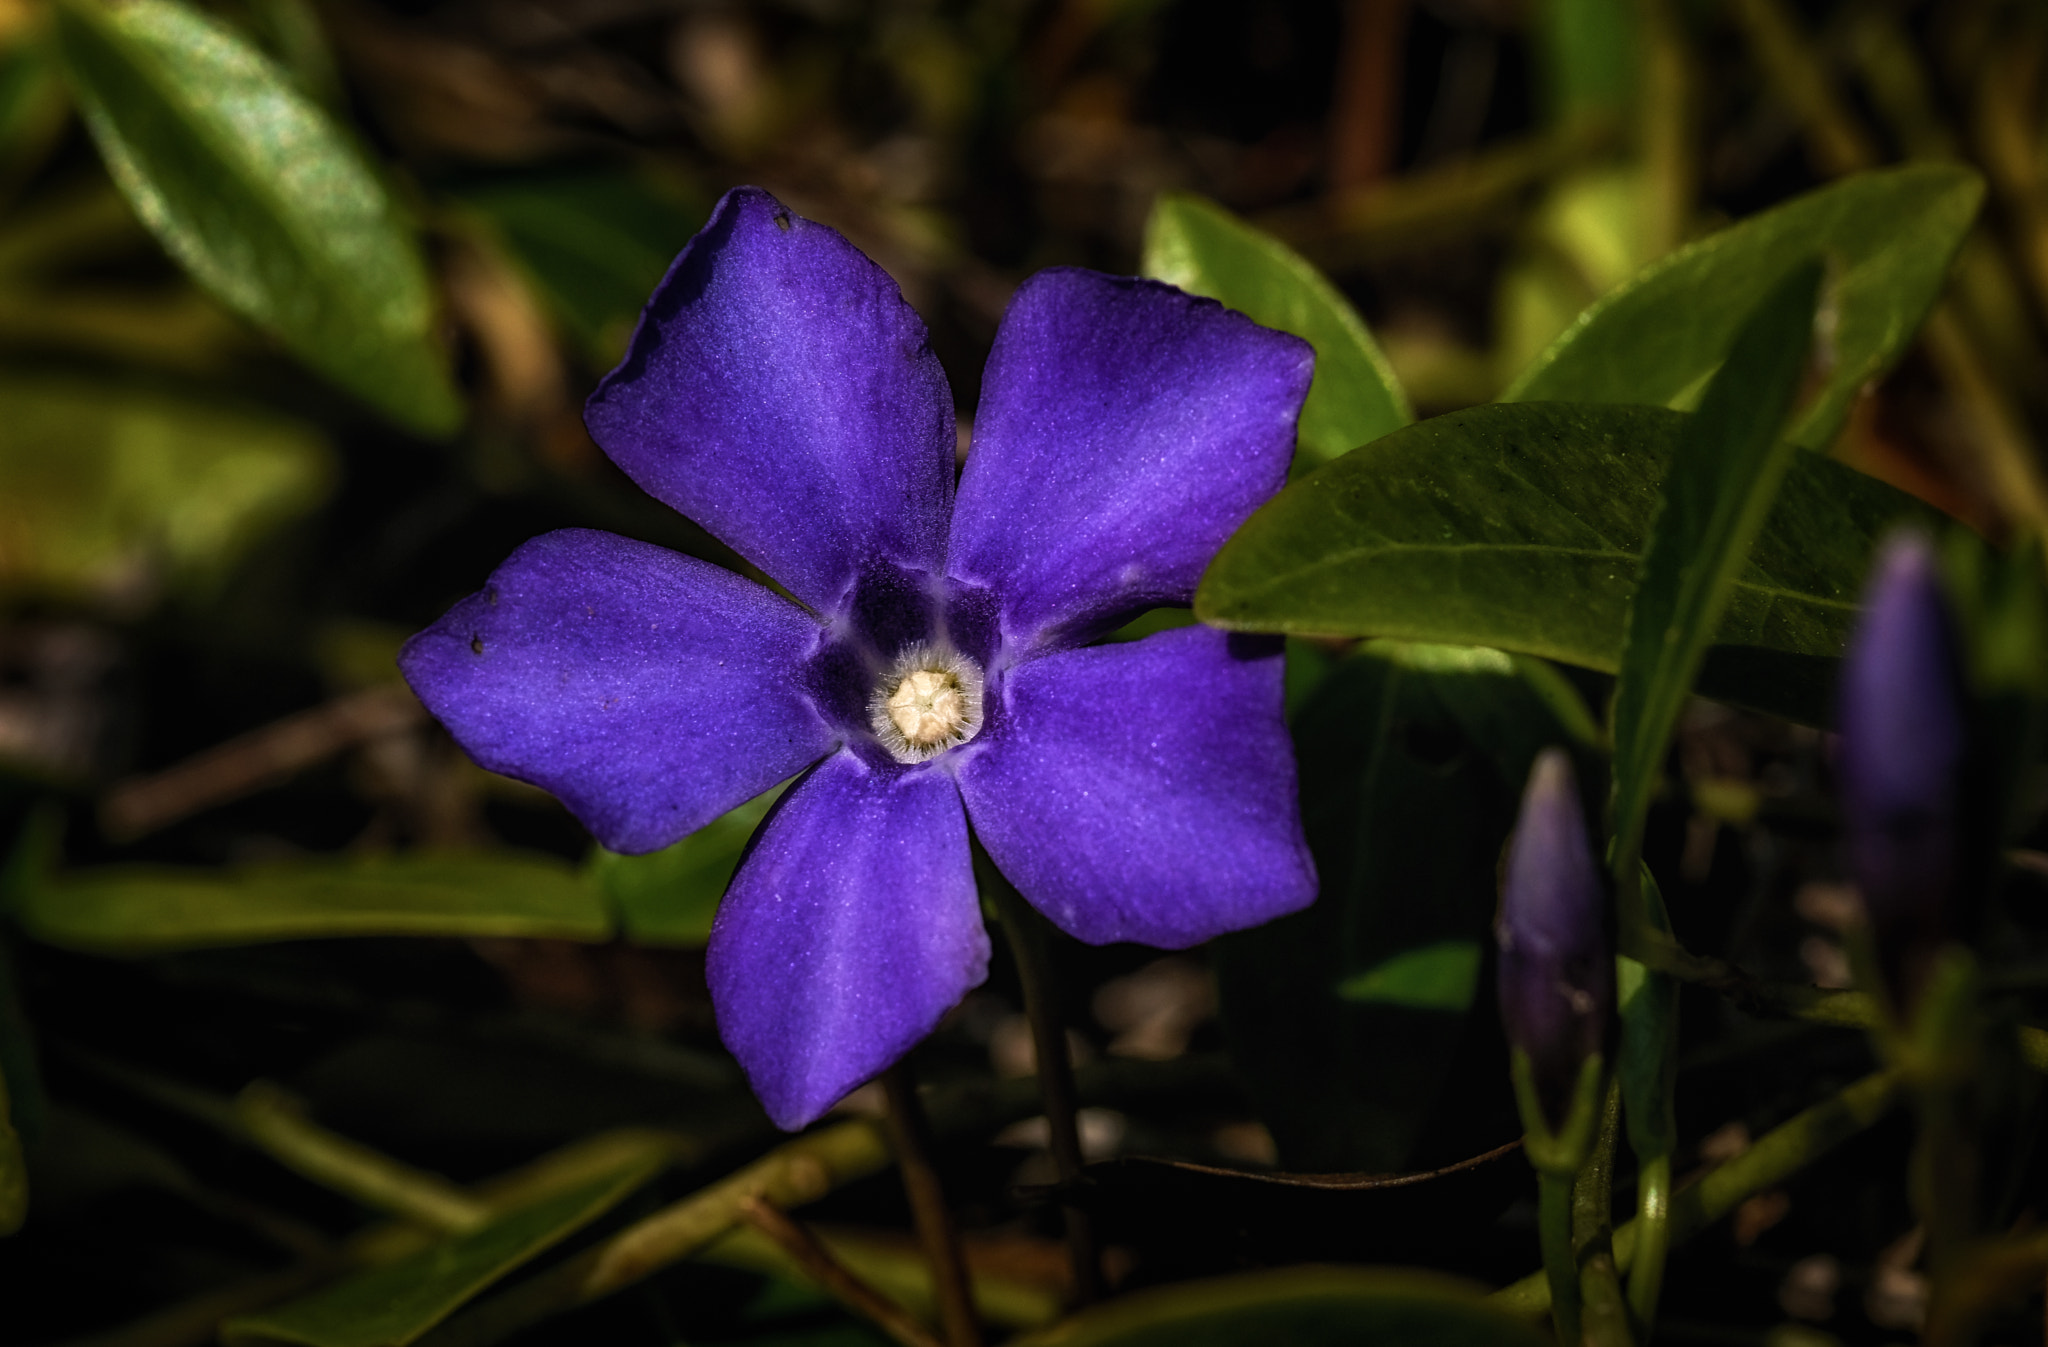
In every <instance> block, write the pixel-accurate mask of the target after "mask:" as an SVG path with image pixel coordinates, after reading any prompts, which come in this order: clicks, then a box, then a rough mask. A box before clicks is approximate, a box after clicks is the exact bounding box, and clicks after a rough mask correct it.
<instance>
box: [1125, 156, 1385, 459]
mask: <svg viewBox="0 0 2048 1347" xmlns="http://www.w3.org/2000/svg"><path fill="white" fill-rule="evenodd" d="M1143 265H1144V272H1145V274H1146V275H1147V276H1152V277H1156V278H1158V279H1159V280H1162V281H1166V282H1168V283H1169V284H1172V285H1177V286H1179V287H1180V288H1181V289H1183V290H1186V291H1188V292H1190V293H1192V294H1197V295H1206V296H1208V297H1209V298H1210V299H1215V300H1220V301H1222V302H1223V303H1224V304H1226V305H1228V306H1229V307H1230V308H1233V309H1236V310H1237V311H1239V312H1240V313H1243V314H1246V315H1248V316H1250V317H1251V319H1252V320H1253V321H1254V322H1259V323H1263V324H1265V325H1266V326H1267V327H1274V328H1279V329H1280V330H1281V331H1283V332H1292V333H1294V334H1295V335H1296V336H1298V337H1300V338H1302V339H1303V340H1305V341H1307V342H1308V343H1309V345H1311V346H1313V347H1315V348H1316V374H1315V382H1314V383H1313V384H1312V385H1311V386H1310V388H1309V392H1308V401H1307V402H1306V403H1304V404H1303V406H1302V409H1301V430H1300V441H1301V460H1300V461H1301V465H1302V466H1304V467H1313V466H1315V465H1316V464H1318V463H1323V462H1327V461H1328V460H1330V459H1333V458H1335V457H1336V456H1337V455H1339V454H1341V453H1343V452H1344V451H1345V450H1347V449H1351V448H1353V447H1354V446H1357V445H1361V444H1365V443H1368V442H1370V441H1372V440H1376V439H1378V438H1379V437H1380V436H1382V435H1384V434H1386V433H1387V432H1388V431H1390V430H1396V429H1399V428H1400V427H1402V426H1405V425H1407V424H1408V423H1409V422H1410V421H1412V420H1413V419H1414V413H1413V412H1411V411H1410V410H1409V409H1408V398H1407V395H1406V394H1405V393H1403V392H1402V391H1401V385H1400V383H1399V382H1398V381H1397V380H1396V379H1395V377H1394V370H1393V367H1392V366H1391V365H1389V364H1388V363H1387V358H1386V357H1385V356H1384V355H1382V354H1380V348H1379V346H1378V345H1377V344H1376V343H1375V342H1374V341H1373V339H1372V334H1371V333H1370V332H1368V331H1367V330H1366V327H1365V323H1364V321H1363V320H1362V319H1360V318H1359V316H1358V311H1357V310H1355V309H1353V308H1352V307H1351V304H1350V302H1349V301H1348V300H1346V299H1345V298H1344V296H1343V295H1342V294H1340V293H1338V291H1337V287H1336V286H1334V285H1331V284H1330V282H1329V281H1328V280H1327V279H1325V278H1324V277H1323V275H1322V273H1321V272H1318V271H1317V270H1316V269H1315V268H1314V267H1312V266H1310V265H1309V264H1308V262H1307V261H1306V260H1304V259H1303V258H1302V257H1301V256H1300V255H1299V254H1297V253H1296V252H1294V250H1293V249H1291V248H1289V247H1288V246H1287V245H1286V244H1284V243H1281V242H1280V241H1279V240H1278V239H1275V238H1273V237H1271V236H1270V235H1267V234H1264V233H1261V232H1260V231H1259V230H1256V229H1254V228H1252V227H1251V226H1250V225H1248V224H1246V223H1244V222H1243V221H1242V220H1239V219H1238V218H1236V217H1235V216H1233V215H1231V214H1230V213H1229V212H1227V211H1225V210H1223V209H1222V208H1220V207H1218V206H1216V205H1214V204H1212V203H1210V202H1208V201H1205V200H1203V199H1202V198H1201V197H1197V196H1181V195H1173V194H1169V195H1166V196H1162V197H1160V198H1159V201H1158V204H1157V205H1155V206H1153V208H1152V218H1151V219H1150V221H1148V222H1147V224H1146V226H1145V260H1144V264H1143Z"/></svg>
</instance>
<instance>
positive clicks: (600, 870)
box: [584, 786, 783, 949]
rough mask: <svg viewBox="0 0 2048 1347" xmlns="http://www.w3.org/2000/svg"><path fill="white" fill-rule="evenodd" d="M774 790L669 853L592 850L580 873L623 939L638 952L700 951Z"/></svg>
mask: <svg viewBox="0 0 2048 1347" xmlns="http://www.w3.org/2000/svg"><path fill="white" fill-rule="evenodd" d="M782 791H783V787H782V786H777V787H776V788H775V789H773V790H771V791H767V792H765V793H764V794H761V795H757V796H755V797H754V798H753V799H751V800H749V801H747V802H746V803H745V804H743V805H741V806H740V807H739V808H737V809H735V810H732V811H731V812H730V813H727V814H723V815H721V816H719V817H718V818H715V819H713V820H712V821H711V822H709V823H707V824H705V825H704V826H703V827H702V828H699V829H698V830H697V831H696V832H693V833H691V834H690V835H689V836H688V837H685V838H684V839H683V840H682V841H680V842H677V843H676V844H675V845H674V846H670V847H664V848H662V849H661V850H660V851H652V852H649V853H647V854H646V855H644V856H621V855H620V854H618V853H617V852H615V851H606V850H605V849H604V848H603V847H596V848H593V849H592V850H591V853H590V859H589V860H587V861H585V862H584V873H585V874H587V875H588V876H589V877H590V879H591V881H592V882H593V884H594V885H595V886H596V888H597V891H598V892H599V893H601V894H603V895H604V897H605V899H606V900H607V901H609V902H610V903H611V905H612V906H613V907H614V908H616V909H617V911H618V913H619V924H620V925H621V926H623V927H624V928H625V936H626V938H627V939H628V940H631V941H633V942H634V943H635V944H640V945H680V946H683V947H686V948H691V949H695V948H701V947H702V946H703V944H704V942H705V941H706V940H709V939H710V938H711V920H712V918H713V917H715V916H717V915H718V903H719V900H720V899H721V898H723V897H725V888H726V885H728V884H730V883H732V872H733V871H734V870H736V869H738V868H739V863H740V856H741V854H742V853H743V852H745V851H746V849H747V842H748V840H749V839H751V838H752V837H753V835H754V829H756V828H757V827H759V826H760V824H761V820H762V819H764V818H766V817H768V810H769V808H770V807H771V806H772V805H774V803H775V801H776V800H777V799H779V798H781V796H782Z"/></svg>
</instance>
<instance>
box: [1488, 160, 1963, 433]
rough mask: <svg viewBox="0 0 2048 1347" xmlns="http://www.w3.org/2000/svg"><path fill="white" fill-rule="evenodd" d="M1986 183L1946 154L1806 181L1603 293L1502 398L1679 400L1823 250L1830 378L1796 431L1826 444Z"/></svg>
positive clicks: (1896, 347)
mask: <svg viewBox="0 0 2048 1347" xmlns="http://www.w3.org/2000/svg"><path fill="white" fill-rule="evenodd" d="M1983 195H1984V186H1983V182H1982V180H1981V179H1979V178H1978V176H1977V175H1976V174H1975V173H1974V172H1972V171H1971V170H1969V169H1967V168H1964V167H1961V166H1959V165H1950V164H1921V165H1915V166H1912V167H1908V168H1898V169H1889V170H1886V171H1884V172H1878V173H1864V174H1858V175H1857V176H1855V177H1851V178H1845V179H1843V180H1842V181H1840V182H1837V183H1833V184H1830V185H1829V186H1826V187H1823V188H1820V189H1819V190H1817V191H1813V192H1809V193H1807V194H1806V195H1805V196H1802V197H1798V198H1796V199H1794V200H1792V201H1789V202H1787V203H1786V204H1784V205H1782V206H1779V207H1777V208H1776V209H1774V210H1768V211H1765V212H1763V213H1762V214H1760V215H1756V216H1753V217H1751V218H1750V219H1747V220H1744V221H1743V222H1742V223H1740V224H1737V225H1734V226H1731V227H1730V228H1728V229H1724V230H1722V231H1721V232H1720V233H1718V234H1714V235H1712V236H1710V237H1708V238H1705V239H1702V240H1700V241H1699V242H1697V243H1695V244H1692V245H1691V246H1689V247H1686V248H1682V249H1680V250H1679V251H1678V252H1675V253H1673V254H1671V256H1669V257H1667V258H1665V259H1664V260H1662V261H1660V262H1658V263H1656V264H1655V265H1653V266H1651V267H1650V268H1649V269H1647V270H1646V271H1644V272H1643V273H1642V274H1641V275H1639V276H1637V277H1636V278H1635V279H1634V280H1633V281H1631V282H1629V283H1628V284H1627V285H1625V286H1623V287H1622V288H1621V289H1619V290H1616V291H1614V292H1613V293H1612V294H1610V295H1608V296H1606V297H1605V298H1604V299H1601V300H1600V301H1599V302H1598V303H1596V304H1594V305H1593V306H1592V307H1591V308H1589V309H1587V310H1586V312H1585V313H1583V314H1581V315H1580V317H1579V320H1578V322H1577V323H1575V324H1574V325H1573V326H1572V327H1571V328H1570V329H1568V330H1567V331H1566V332H1565V334H1564V335H1563V336H1561V337H1559V338H1558V339H1557V341H1556V342H1555V343H1554V344H1553V345H1552V346H1551V348H1550V349H1549V350H1548V351H1546V352H1544V354H1543V355H1542V356H1541V357H1539V358H1538V359H1537V361H1536V363H1535V364H1533V365H1531V366H1530V367H1529V369H1527V370H1526V371H1524V372H1523V374H1522V376H1521V377H1520V378H1519V379H1517V380H1516V381H1515V383H1514V386H1513V387H1511V388H1510V389H1509V390H1508V391H1507V392H1506V393H1504V394H1502V401H1504V402H1536V401H1556V402H1625V403H1652V404H1664V405H1680V404H1682V403H1683V402H1684V401H1685V400H1686V399H1687V398H1689V397H1690V396H1692V395H1694V394H1696V393H1697V392H1698V390H1699V389H1700V387H1701V386H1702V385H1703V384H1704V382H1705V380H1706V378H1707V376H1708V375H1710V374H1712V373H1713V372H1714V370H1715V368H1716V367H1717V366H1719V365H1720V363H1721V360H1722V358H1723V357H1724V356H1725V355H1726V354H1727V352H1728V347H1729V345H1730V343H1731V342H1733V341H1734V339H1735V332H1736V329H1737V328H1738V327H1740V326H1741V324H1742V320H1743V319H1744V318H1745V317H1746V316H1748V314H1749V313H1750V312H1751V311H1752V310H1754V309H1755V308H1756V306H1757V305H1758V303H1760V302H1761V301H1762V300H1763V297H1764V294H1765V292H1766V291H1767V290H1769V289H1770V287H1771V285H1772V284H1773V283H1774V282H1776V281H1777V279H1778V278H1779V277H1781V276H1783V275H1784V274H1785V271H1786V269H1787V268H1788V267H1790V266H1792V265H1793V264H1794V263H1796V262H1798V261H1800V260H1801V259H1802V258H1806V257H1810V256H1812V255H1814V254H1816V253H1818V254H1820V255H1821V256H1822V257H1823V258H1825V259H1826V261H1827V265H1828V286H1827V293H1826V297H1825V300H1824V309H1823V323H1824V328H1825V330H1826V332H1827V333H1828V334H1829V335H1828V337H1827V339H1826V344H1825V346H1824V348H1823V350H1822V360H1821V365H1822V368H1823V369H1824V370H1825V372H1826V376H1827V379H1826V383H1825V385H1824V386H1823V387H1822V389H1821V390H1820V393H1819V395H1818V396H1817V397H1816V398H1814V399H1813V401H1812V402H1811V403H1809V404H1808V405H1807V406H1806V408H1805V409H1804V410H1803V412H1802V413H1801V415H1800V417H1799V419H1798V420H1797V421H1796V422H1795V423H1794V425H1793V428H1792V430H1791V436H1792V439H1793V440H1795V441H1796V442H1798V443H1799V444H1802V445H1805V446H1806V447H1808V448H1816V449H1818V448H1825V447H1826V446H1827V445H1828V444H1830V443H1831V442H1832V441H1833V440H1834V438H1835V435H1836V433H1837V432H1838V431H1839V430H1840V429H1841V428H1842V423H1843V421H1844V420H1845V419H1846V418H1847V417H1848V414H1849V407H1850V405H1851V404H1852V403H1853V402H1854V400H1855V398H1856V396H1857V394H1858V393H1859V392H1861V391H1862V389H1863V387H1864V386H1865V385H1866V384H1868V383H1869V382H1870V381H1871V380H1873V379H1875V378H1876V377H1877V376H1878V375H1880V374H1882V373H1883V372H1884V371H1885V370H1886V369H1888V368H1890V367H1891V364H1892V362H1893V361H1895V360H1897V359H1898V358H1899V355H1900V353H1901V352H1903V351H1904V350H1905V348H1906V344H1907V343H1908V342H1910V341H1911V340H1912V339H1913V334H1914V332H1915V331H1916V330H1917V329H1918V328H1919V326H1920V321H1921V319H1923V318H1924V317H1926V315H1927V311H1928V309H1929V307H1931V306H1932V305H1933V303H1934V300H1935V297H1936V295H1938V294H1939V293H1940V291H1941V286H1942V282H1943V280H1944V279H1945V278H1946V277H1947V275H1948V265H1949V261H1950V259H1951V258H1953V257H1954V256H1955V253H1956V249H1957V248H1959V247H1960V246H1961V245H1962V241H1963V236H1964V235H1965V234H1967V233H1968V232H1969V228H1970V224H1971V221H1973V220H1974V219H1975V218H1976V215H1977V206H1978V203H1979V202H1980V201H1981V200H1982V198H1983Z"/></svg>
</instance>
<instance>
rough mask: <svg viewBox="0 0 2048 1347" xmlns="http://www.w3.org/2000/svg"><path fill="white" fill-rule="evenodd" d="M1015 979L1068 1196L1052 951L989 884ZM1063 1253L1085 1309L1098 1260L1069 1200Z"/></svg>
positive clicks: (1077, 1163) (1067, 1113)
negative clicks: (1014, 965) (1012, 960)
mask: <svg viewBox="0 0 2048 1347" xmlns="http://www.w3.org/2000/svg"><path fill="white" fill-rule="evenodd" d="M989 888H990V889H991V890H992V891H993V893H994V896H995V901H996V911H997V912H998V913H999V914H1000V916H1001V919H1002V924H1003V932H1004V934H1005V935H1007V936H1008V937H1009V941H1010V953H1011V956H1012V957H1013V958H1015V959H1016V961H1017V978H1018V981H1020V982H1021V983H1023V984H1024V1014H1025V1015H1026V1017H1027V1018H1029V1019H1030V1021H1031V1043H1032V1047H1033V1048H1034V1049H1035V1050H1036V1053H1037V1059H1038V1088H1039V1093H1040V1094H1041V1095H1042V1096H1043V1098H1044V1100H1045V1117H1046V1121H1047V1122H1048V1123H1049V1124H1050V1125H1051V1132H1052V1158H1053V1164H1054V1165H1055V1166H1056V1167H1057V1168H1058V1170H1059V1178H1060V1186H1061V1188H1062V1189H1064V1190H1066V1191H1067V1192H1069V1193H1071V1192H1072V1191H1073V1190H1074V1187H1075V1185H1076V1184H1078V1183H1080V1181H1081V1127H1080V1122H1079V1112H1080V1110H1079V1108H1078V1107H1077V1105H1076V1095H1075V1092H1074V1063H1073V1060H1072V1058H1070V1057H1069V1056H1068V1055H1067V1030H1066V1026H1065V1025H1063V1024H1061V1023H1060V1017H1059V1010H1058V998H1057V995H1056V991H1055V984H1054V982H1053V971H1052V960H1051V957H1050V955H1051V950H1050V949H1049V947H1048V941H1047V930H1046V924H1045V919H1044V918H1042V917H1040V916H1039V915H1038V913H1037V911H1036V910H1035V909H1034V908H1032V906H1031V905H1030V904H1029V903H1026V902H1025V901H1024V899H1023V898H1022V897H1021V896H1020V895H1019V894H1018V893H1017V892H1016V890H1014V889H1012V888H1011V887H1010V886H1009V885H1008V884H1006V883H1000V882H999V883H995V884H991V885H990V886H989ZM1064 1210H1065V1214H1066V1225H1067V1254H1068V1257H1069V1258H1070V1259H1071V1260H1072V1262H1073V1265H1074V1300H1075V1303H1076V1304H1080V1305H1087V1304H1090V1303H1092V1302H1094V1301H1096V1300H1098V1299H1100V1298H1101V1296H1102V1259H1101V1255H1100V1254H1099V1253H1098V1252H1097V1250H1096V1247H1095V1225H1094V1222H1093V1221H1092V1220H1091V1219H1090V1218H1089V1215H1088V1213H1087V1211H1085V1210H1084V1209H1082V1208H1081V1207H1080V1206H1079V1205H1077V1204H1075V1203H1073V1202H1071V1201H1070V1202H1067V1203H1066V1204H1065V1205H1064Z"/></svg>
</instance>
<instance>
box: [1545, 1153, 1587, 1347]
mask: <svg viewBox="0 0 2048 1347" xmlns="http://www.w3.org/2000/svg"><path fill="white" fill-rule="evenodd" d="M1536 1183H1537V1188H1536V1195H1537V1207H1536V1220H1537V1228H1538V1230H1539V1231H1540V1233H1541V1236H1542V1242H1543V1275H1544V1278H1545V1279H1546V1280H1547V1281H1548V1282H1549V1284H1550V1318H1551V1321H1552V1322H1553V1323H1555V1324H1556V1325H1557V1340H1558V1342H1559V1343H1561V1344H1576V1343H1577V1342H1578V1341H1579V1260H1578V1255H1577V1253H1576V1251H1575V1250H1574V1249H1573V1247H1572V1181H1571V1176H1570V1175H1567V1174H1555V1173H1551V1172H1550V1171H1548V1170H1544V1171H1541V1172H1540V1173H1538V1175H1537V1177H1536Z"/></svg>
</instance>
